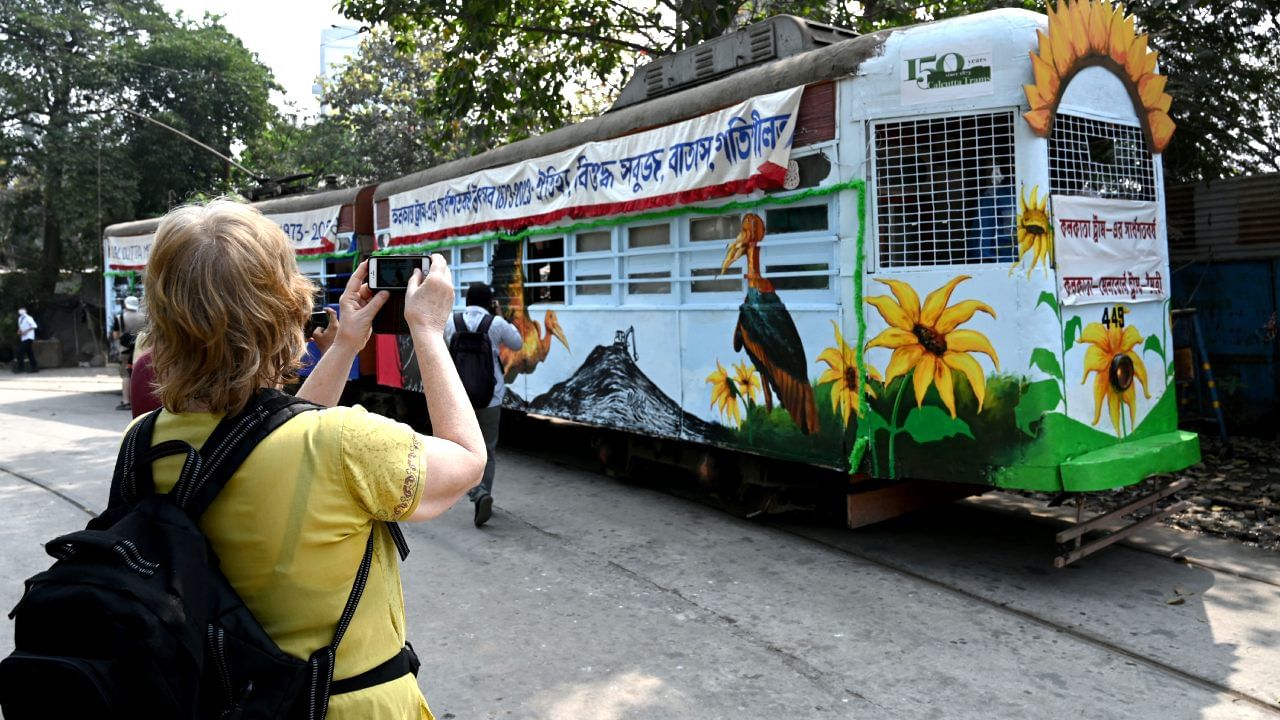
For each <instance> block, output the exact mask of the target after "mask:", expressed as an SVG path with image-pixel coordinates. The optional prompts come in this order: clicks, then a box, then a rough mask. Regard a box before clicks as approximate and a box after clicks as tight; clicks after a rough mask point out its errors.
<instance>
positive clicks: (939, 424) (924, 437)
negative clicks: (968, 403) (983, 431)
mask: <svg viewBox="0 0 1280 720" xmlns="http://www.w3.org/2000/svg"><path fill="white" fill-rule="evenodd" d="M902 429H903V430H905V431H906V432H907V434H908V435H910V436H911V439H912V440H915V441H916V442H917V443H920V444H922V445H923V444H925V443H931V442H937V441H938V440H943V439H946V438H949V437H955V436H956V435H964V436H966V437H968V438H973V433H972V432H971V431H970V430H969V423H967V422H965V421H964V420H961V419H960V418H958V417H951V415H950V413H948V412H947V411H946V410H943V409H942V408H940V407H937V406H934V405H925V406H923V407H917V408H912V409H911V412H909V413H907V419H906V422H904V423H902Z"/></svg>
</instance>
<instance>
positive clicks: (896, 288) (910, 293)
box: [868, 278, 920, 330]
mask: <svg viewBox="0 0 1280 720" xmlns="http://www.w3.org/2000/svg"><path fill="white" fill-rule="evenodd" d="M876 280H877V282H880V283H883V284H885V285H888V286H889V290H890V292H892V293H893V296H894V297H896V298H898V306H899V307H901V308H902V312H903V313H905V314H906V316H907V319H908V320H909V321H910V323H909V324H907V325H906V326H900V327H902V329H903V330H910V329H911V328H913V327H915V325H916V323H918V322H920V296H919V295H916V291H915V290H913V289H912V287H911V286H910V285H908V284H906V283H904V282H902V281H901V280H882V279H880V278H876ZM869 299H870V298H868V300H869ZM877 307H879V306H877ZM886 319H887V318H886Z"/></svg>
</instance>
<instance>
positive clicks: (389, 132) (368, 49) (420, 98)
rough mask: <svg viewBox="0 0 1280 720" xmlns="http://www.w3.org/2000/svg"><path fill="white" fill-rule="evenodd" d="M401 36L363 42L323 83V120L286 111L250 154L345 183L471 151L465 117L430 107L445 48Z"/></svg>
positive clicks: (384, 34)
mask: <svg viewBox="0 0 1280 720" xmlns="http://www.w3.org/2000/svg"><path fill="white" fill-rule="evenodd" d="M413 39H414V42H412V43H405V42H401V43H397V42H396V37H395V36H394V35H393V33H391V32H390V31H389V30H387V29H386V28H379V29H375V30H374V31H373V32H372V33H371V34H370V35H369V36H368V37H367V38H365V40H364V41H363V42H362V43H361V44H360V48H359V50H358V51H357V53H356V54H355V55H354V56H352V58H351V60H350V61H349V62H348V64H347V66H346V67H345V68H343V70H342V72H341V73H339V75H338V77H337V78H336V79H335V80H334V81H333V83H332V84H331V85H329V86H328V87H326V88H324V92H323V94H322V95H321V103H322V105H323V106H324V107H325V112H324V113H323V114H322V115H321V117H320V119H319V120H318V121H317V122H316V123H314V124H312V125H307V126H300V125H297V124H295V123H293V122H290V121H289V120H287V119H285V118H281V119H280V120H279V121H278V122H277V123H275V124H274V125H273V126H272V127H271V128H270V130H269V131H268V132H266V133H264V134H263V135H262V136H261V137H260V138H259V139H258V140H257V141H256V142H255V143H253V144H251V145H250V146H249V148H248V149H247V150H246V151H245V154H244V159H245V161H246V162H248V163H250V164H251V165H252V166H254V167H259V168H262V169H263V171H264V172H266V173H267V174H269V175H272V176H280V175H290V174H294V173H303V172H305V173H310V174H313V175H337V176H339V179H338V181H339V183H340V184H343V185H357V184H363V183H367V182H372V181H374V180H378V179H389V178H394V177H398V176H400V175H405V174H408V173H411V172H414V171H416V170H421V169H423V168H426V167H430V166H432V165H437V164H439V163H441V162H445V161H447V160H451V159H453V158H455V157H460V156H462V155H465V154H468V153H470V152H472V151H473V150H475V149H476V148H477V147H479V145H478V139H477V132H476V131H477V129H478V128H476V127H475V126H468V125H467V124H465V123H464V122H463V121H462V120H461V119H460V118H452V119H441V117H440V116H437V115H433V114H431V113H429V112H425V111H424V108H423V103H424V98H426V97H430V96H432V95H434V94H436V93H438V92H440V90H441V89H440V87H439V80H438V76H437V68H438V67H439V65H440V64H441V62H442V60H441V57H440V53H439V51H438V50H436V49H435V48H434V47H432V46H431V45H430V44H429V43H428V42H427V41H426V39H425V38H421V37H414V38H413Z"/></svg>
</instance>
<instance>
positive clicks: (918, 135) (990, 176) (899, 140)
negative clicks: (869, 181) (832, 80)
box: [770, 112, 1016, 268]
mask: <svg viewBox="0 0 1280 720" xmlns="http://www.w3.org/2000/svg"><path fill="white" fill-rule="evenodd" d="M1013 122H1014V118H1013V113H1012V112H997V113H984V114H976V115H956V116H951V117H936V118H923V119H919V120H906V121H900V122H885V123H879V124H877V125H876V126H875V129H874V137H875V181H876V229H877V237H878V260H879V265H880V266H881V267H887V268H893V267H928V266H936V265H959V264H968V263H996V262H1012V261H1013V259H1014V257H1015V254H1014V251H1015V238H1014V224H1015V222H1016V208H1014V203H1015V199H1014V195H1015V191H1014V176H1015V169H1016V164H1015V161H1014V150H1013ZM770 232H774V229H773V228H772V227H770Z"/></svg>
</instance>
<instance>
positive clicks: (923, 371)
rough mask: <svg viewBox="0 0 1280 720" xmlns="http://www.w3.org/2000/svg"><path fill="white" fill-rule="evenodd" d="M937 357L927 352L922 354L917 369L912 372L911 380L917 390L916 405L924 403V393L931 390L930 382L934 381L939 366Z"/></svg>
mask: <svg viewBox="0 0 1280 720" xmlns="http://www.w3.org/2000/svg"><path fill="white" fill-rule="evenodd" d="M937 364H938V363H937V358H935V357H934V356H933V355H930V354H928V353H925V354H924V355H922V356H920V361H919V362H917V363H916V367H915V370H914V371H912V373H911V382H912V385H914V386H915V391H916V407H920V406H921V405H923V404H924V394H925V393H927V392H929V384H930V383H932V382H933V374H934V371H935V368H936V367H937Z"/></svg>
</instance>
